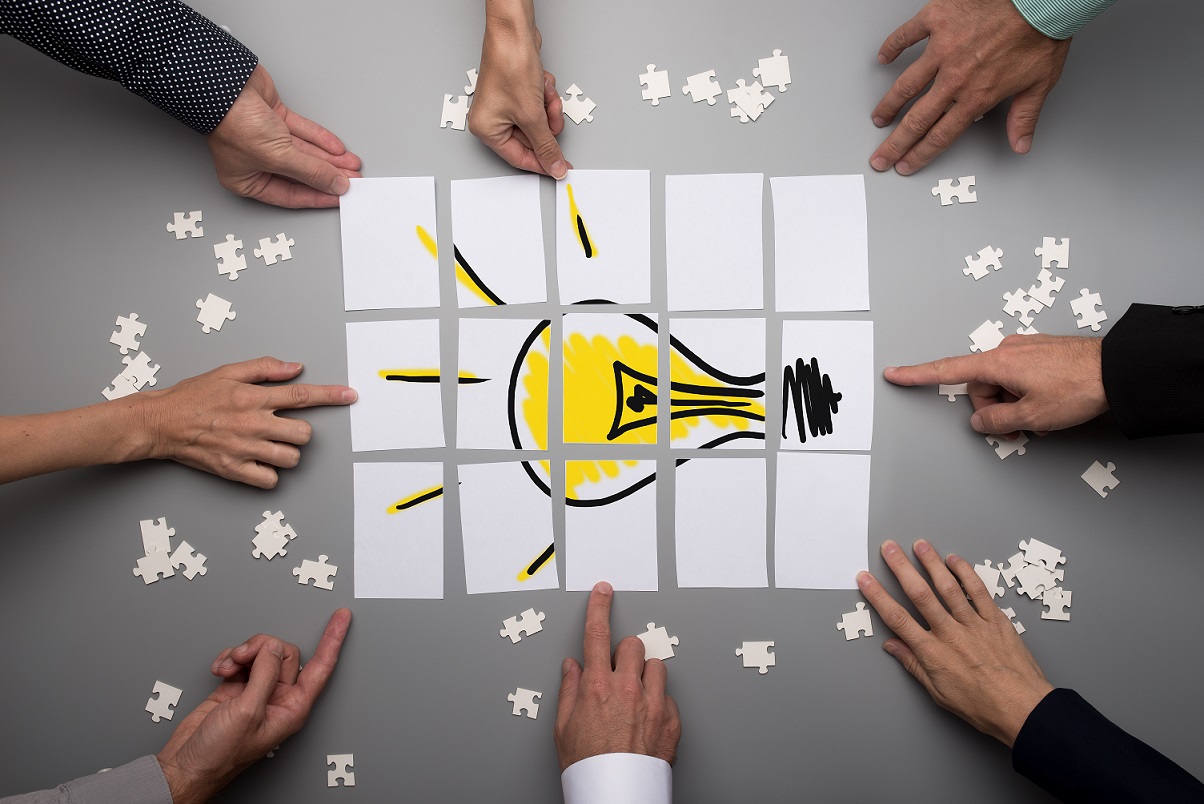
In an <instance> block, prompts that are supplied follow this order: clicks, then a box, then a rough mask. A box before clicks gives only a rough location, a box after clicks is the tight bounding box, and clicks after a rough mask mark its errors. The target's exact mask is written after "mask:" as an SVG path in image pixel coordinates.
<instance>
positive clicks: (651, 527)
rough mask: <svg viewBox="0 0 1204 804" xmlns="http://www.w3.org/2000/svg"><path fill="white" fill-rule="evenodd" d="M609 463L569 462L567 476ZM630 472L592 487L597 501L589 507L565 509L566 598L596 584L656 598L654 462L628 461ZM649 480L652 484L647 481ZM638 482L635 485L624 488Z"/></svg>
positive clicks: (573, 506)
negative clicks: (597, 495) (605, 582)
mask: <svg viewBox="0 0 1204 804" xmlns="http://www.w3.org/2000/svg"><path fill="white" fill-rule="evenodd" d="M607 463H620V462H614V461H568V462H566V463H565V474H566V476H573V475H580V474H581V473H582V472H581V467H575V466H573V464H586V465H588V466H587V468H586V469H585V472H586V474H590V473H592V472H593V471H594V470H595V467H596V466H598V465H604V464H607ZM621 463H624V464H626V468H627V469H628V470H630V471H629V472H625V473H623V474H621V475H620V476H619V478H609V477H605V476H603V477H601V478H600V479H599V480H598V481H596V482H595V485H597V486H598V488H599V491H600V494H601V496H599V497H595V499H594V500H593V503H594V504H591V505H586V506H582V505H577V504H574V502H573V501H571V500H570V501H569V502H568V504H567V505H566V506H565V511H564V523H565V578H566V581H567V588H568V591H570V592H588V591H589V590H590V589H592V588H593V587H594V584H595V583H597V582H598V581H608V582H610V584H611V585H612V586H613V587H614V588H615V589H621V590H632V591H643V592H655V591H656V590H657V586H658V576H657V564H656V483H655V482H654V481H655V477H656V462H655V461H627V462H621ZM649 477H651V478H652V479H653V482H649V481H648V480H647V478H649ZM633 478H640V479H638V480H635V481H634V482H626V481H629V480H631V479H633Z"/></svg>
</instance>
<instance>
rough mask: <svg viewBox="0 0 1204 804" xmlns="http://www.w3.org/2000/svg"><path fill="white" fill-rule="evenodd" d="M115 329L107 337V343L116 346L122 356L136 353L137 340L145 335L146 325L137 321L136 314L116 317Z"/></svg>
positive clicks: (137, 347)
mask: <svg viewBox="0 0 1204 804" xmlns="http://www.w3.org/2000/svg"><path fill="white" fill-rule="evenodd" d="M116 326H117V329H116V330H115V331H114V332H113V334H112V335H110V336H109V343H111V344H113V345H114V346H116V347H117V348H118V349H119V350H120V351H121V353H122V354H123V355H128V354H129V353H130V352H131V351H134V352H136V351H138V349H139V348H141V347H140V346H139V345H138V339H139V338H141V337H142V336H143V335H145V334H146V324H143V323H142V322H141V321H139V320H138V314H137V313H130V314H129V315H128V316H124V315H119V316H117V322H116Z"/></svg>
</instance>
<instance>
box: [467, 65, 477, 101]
mask: <svg viewBox="0 0 1204 804" xmlns="http://www.w3.org/2000/svg"><path fill="white" fill-rule="evenodd" d="M465 75H467V76H468V86H466V87H464V94H465V95H471V94H473V93H474V92H476V91H477V68H476V67H473V68H472V69H471V70H469V71H468V72H466V73H465Z"/></svg>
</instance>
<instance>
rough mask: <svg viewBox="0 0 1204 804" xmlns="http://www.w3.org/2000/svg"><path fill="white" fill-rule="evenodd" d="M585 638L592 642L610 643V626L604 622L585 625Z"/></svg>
mask: <svg viewBox="0 0 1204 804" xmlns="http://www.w3.org/2000/svg"><path fill="white" fill-rule="evenodd" d="M585 637H586V639H589V640H590V641H597V642H606V643H608V644H609V643H610V626H609V625H608V624H607V623H604V622H589V623H586V624H585Z"/></svg>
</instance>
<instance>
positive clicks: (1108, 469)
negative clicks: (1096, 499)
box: [1082, 461, 1120, 497]
mask: <svg viewBox="0 0 1204 804" xmlns="http://www.w3.org/2000/svg"><path fill="white" fill-rule="evenodd" d="M1115 471H1116V464H1114V463H1112V462H1111V461H1109V462H1108V465H1107V466H1104V465H1103V464H1101V463H1100V462H1099V461H1093V462H1092V463H1091V465H1090V466H1088V467H1087V471H1086V472H1083V474H1082V478H1083V482H1085V483H1086V484H1087V485H1088V486H1090V487H1091V488H1093V489H1095V493H1096V494H1098V495H1099V496H1101V497H1107V496H1108V492H1109V491H1111V490H1112V489H1114V488H1116V487H1117V486H1119V485H1120V481H1119V480H1117V479H1116V475H1115V474H1113V473H1114V472H1115Z"/></svg>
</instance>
